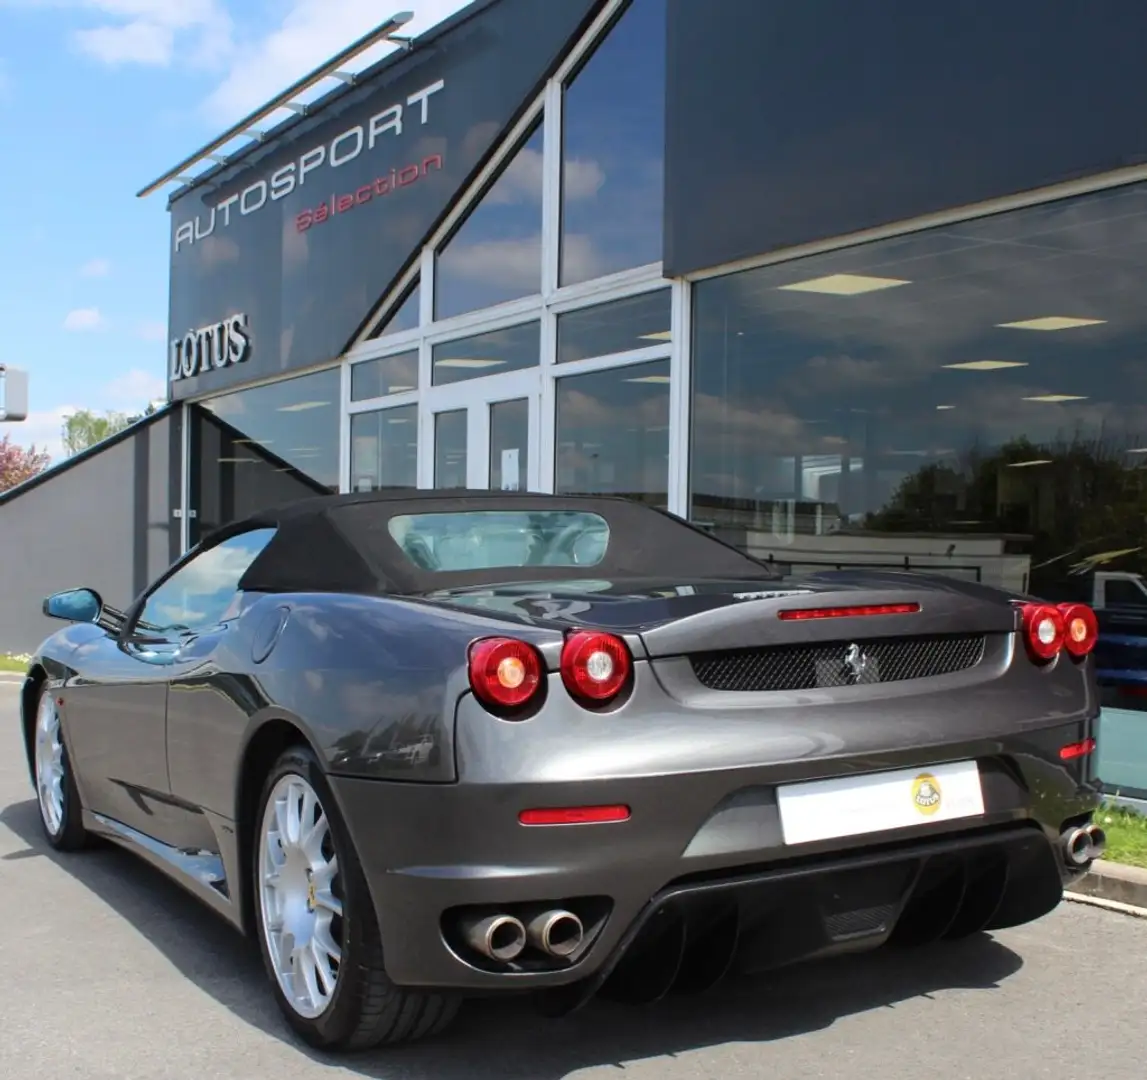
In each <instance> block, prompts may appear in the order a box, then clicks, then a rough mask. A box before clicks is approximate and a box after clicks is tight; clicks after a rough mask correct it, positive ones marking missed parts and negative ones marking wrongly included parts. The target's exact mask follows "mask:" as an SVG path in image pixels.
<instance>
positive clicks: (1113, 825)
mask: <svg viewBox="0 0 1147 1080" xmlns="http://www.w3.org/2000/svg"><path fill="white" fill-rule="evenodd" d="M1095 819H1096V822H1097V823H1098V824H1099V825H1101V826H1102V827H1103V831H1104V832H1105V833H1107V850H1106V851H1105V852H1104V853H1103V858H1104V859H1105V860H1106V861H1107V862H1113V863H1123V865H1124V866H1140V867H1143V868H1144V869H1147V817H1144V816H1143V815H1142V814H1137V813H1136V812H1135V811H1134V810H1128V809H1126V808H1125V807H1122V806H1111V805H1110V804H1108V805H1105V806H1104V807H1103V808H1102V809H1101V810H1100V811H1099V813H1098V814H1096V815H1095Z"/></svg>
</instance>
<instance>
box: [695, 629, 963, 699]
mask: <svg viewBox="0 0 1147 1080" xmlns="http://www.w3.org/2000/svg"><path fill="white" fill-rule="evenodd" d="M985 644H986V639H985V636H984V635H983V634H937V635H935V636H932V637H903V638H878V639H874V640H871V641H857V642H851V641H834V642H828V643H825V644H818V645H778V646H771V647H769V648H762V649H733V650H727V651H721V652H705V653H696V654H694V655H692V656H690V657H689V662H690V663H691V664H692V665H693V672H694V674H695V675H696V676H697V678H698V680H700V682H701V684H702V685H703V686H706V687H708V688H709V689H710V690H729V691H741V692H746V691H766V690H815V689H829V688H832V687H839V686H864V685H868V684H873V683H889V682H904V681H905V680H908V679H928V678H933V677H935V676H937V675H951V674H953V673H954V672H957V671H967V670H968V669H969V668H972V667H975V666H976V664H978V663H979V662H980V661H981V660H982V659H983V657H984V646H985Z"/></svg>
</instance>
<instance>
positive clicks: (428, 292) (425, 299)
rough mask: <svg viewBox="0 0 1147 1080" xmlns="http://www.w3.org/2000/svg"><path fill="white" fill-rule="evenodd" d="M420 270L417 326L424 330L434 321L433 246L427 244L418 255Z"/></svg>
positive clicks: (434, 282) (435, 283)
mask: <svg viewBox="0 0 1147 1080" xmlns="http://www.w3.org/2000/svg"><path fill="white" fill-rule="evenodd" d="M420 263H421V272H420V274H419V280H418V327H419V329H420V330H424V329H425V328H426V327H428V326H429V325H430V324H431V323H432V322H433V321H434V291H435V286H436V285H437V282H436V281H435V280H434V268H435V255H434V248H433V247H432V246H431V245H430V244H427V245H426V247H424V248H423V249H422V255H421V257H420Z"/></svg>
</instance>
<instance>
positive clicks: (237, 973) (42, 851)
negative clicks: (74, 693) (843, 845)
mask: <svg viewBox="0 0 1147 1080" xmlns="http://www.w3.org/2000/svg"><path fill="white" fill-rule="evenodd" d="M15 700H16V694H15V689H14V688H13V687H11V686H10V685H0V718H2V720H0V957H3V966H4V968H5V970H6V971H7V972H8V975H7V977H6V980H5V982H6V987H7V989H6V990H5V991H4V992H3V996H2V998H0V1002H2V1003H0V1077H3V1078H4V1080H23V1078H25V1077H27V1078H29V1080H31V1078H35V1080H56V1078H61V1077H68V1078H97V1077H98V1078H111V1077H115V1078H132V1080H134V1078H139V1080H144V1078H146V1080H163V1078H173V1080H174V1078H181V1080H182V1078H188V1080H191V1078H194V1080H201V1078H202V1077H210V1078H212V1080H231V1078H235V1080H254V1078H257V1077H274V1078H275V1080H302V1078H306V1077H324V1078H333V1077H342V1076H345V1077H378V1078H394V1080H487V1078H489V1080H495V1078H496V1080H564V1078H568V1077H576V1078H578V1080H598V1078H604V1077H617V1076H619V1075H622V1074H620V1073H619V1072H618V1070H619V1069H624V1074H623V1075H625V1076H626V1077H628V1078H630V1080H646V1078H648V1080H655V1078H656V1080H700V1078H721V1080H731V1078H735V1077H754V1078H755V1077H765V1076H772V1077H777V1078H778V1080H804V1078H812V1077H831V1078H833V1080H840V1078H853V1077H855V1078H857V1080H876V1078H879V1080H973V1078H974V1080H995V1078H1000V1080H1005V1078H1006V1080H1016V1078H1023V1080H1080V1078H1083V1077H1095V1078H1103V1080H1142V1078H1143V1077H1144V1075H1147V1074H1145V1072H1144V1065H1143V1062H1144V1060H1145V1059H1147V1024H1144V1023H1143V1008H1144V1003H1145V1002H1147V920H1143V919H1135V918H1130V917H1128V916H1125V915H1119V914H1114V913H1111V912H1107V911H1102V910H1098V909H1096V908H1091V907H1085V906H1082V905H1079V904H1064V905H1062V906H1061V908H1060V909H1059V910H1058V911H1056V912H1055V913H1054V914H1052V915H1050V916H1048V917H1047V918H1045V919H1043V920H1041V921H1040V922H1038V923H1036V924H1033V925H1031V926H1027V927H1023V928H1021V929H1018V930H1011V931H1006V932H1003V933H1000V934H998V935H994V936H991V937H989V936H983V937H979V938H975V939H973V940H972V941H970V942H964V943H962V944H960V945H958V946H954V947H938V948H933V949H929V950H925V951H922V952H912V953H902V952H891V951H889V952H883V953H876V954H872V955H870V956H867V957H862V958H854V959H849V960H845V961H837V962H832V963H825V964H820V965H808V966H806V967H803V968H796V969H793V970H790V971H787V972H784V973H782V974H777V975H774V976H772V977H770V978H767V979H758V980H754V981H743V982H734V983H729V984H726V985H725V986H723V987H722V988H720V989H719V990H718V991H717V992H715V993H712V994H710V995H708V996H706V997H704V998H701V999H674V1000H670V1001H667V1002H663V1003H662V1004H660V1005H657V1006H653V1007H651V1008H647V1009H633V1008H625V1007H620V1006H611V1005H604V1004H594V1005H591V1006H590V1007H588V1008H587V1009H585V1010H583V1011H582V1012H581V1013H578V1014H577V1015H575V1016H573V1017H569V1018H567V1019H565V1020H562V1021H549V1020H544V1019H541V1018H538V1017H536V1016H535V1015H533V1013H532V1012H531V1010H530V1009H529V1007H528V1006H527V1005H526V1004H525V1003H523V1002H492V1001H484V1002H480V1003H474V1004H472V1005H471V1006H470V1007H469V1008H468V1009H466V1010H465V1011H464V1013H463V1015H462V1017H461V1018H460V1020H459V1022H458V1024H457V1025H456V1026H455V1027H454V1028H453V1029H452V1030H451V1031H450V1032H448V1033H447V1034H446V1035H445V1036H444V1037H441V1038H439V1039H437V1040H435V1041H434V1042H428V1043H424V1044H421V1045H416V1046H411V1047H406V1048H403V1049H399V1050H395V1051H387V1052H381V1053H372V1054H370V1055H368V1056H365V1057H355V1058H343V1059H338V1060H337V1061H335V1062H331V1061H324V1060H323V1059H321V1058H319V1057H317V1056H315V1055H313V1054H312V1053H310V1052H309V1051H308V1050H306V1049H304V1048H302V1047H300V1046H299V1045H298V1044H297V1043H296V1042H295V1041H294V1040H293V1039H292V1038H291V1036H289V1035H288V1034H287V1032H286V1031H285V1029H284V1027H283V1025H282V1024H281V1022H280V1020H279V1017H278V1014H277V1012H276V1011H275V1008H274V1005H273V1004H272V1001H271V997H270V994H269V993H268V991H267V989H266V987H265V984H264V981H263V974H262V970H261V968H260V966H259V963H258V958H257V956H256V955H255V953H254V951H253V950H252V949H250V948H248V947H247V946H246V945H245V943H244V942H243V940H242V939H241V938H240V937H239V936H238V935H236V934H235V933H233V932H232V931H231V930H230V929H229V928H228V927H227V926H226V925H224V924H223V923H222V922H220V921H219V920H218V919H217V918H216V917H215V916H214V915H212V914H211V913H209V912H208V911H206V910H205V909H201V908H200V907H199V906H198V904H197V903H196V902H195V901H194V900H191V899H190V898H188V897H186V896H185V895H184V894H183V893H181V892H180V891H179V890H178V889H177V888H176V887H175V886H174V885H172V884H169V883H168V882H167V881H166V880H164V879H163V878H162V877H161V876H160V875H159V874H158V873H156V872H154V871H152V870H151V869H150V868H149V867H147V866H145V865H143V864H142V863H140V862H138V861H137V860H136V859H134V858H133V857H132V856H130V855H129V854H127V853H125V852H120V851H118V850H111V849H109V850H102V851H94V852H90V853H85V854H82V855H78V856H64V857H56V856H54V855H50V854H48V850H47V848H46V846H45V845H44V844H43V843H42V841H41V840H40V835H39V831H38V829H39V827H38V821H37V812H36V806H35V803H34V802H33V801H32V791H31V786H30V783H29V781H28V776H27V771H26V769H25V766H24V761H23V756H22V751H21V747H20V743H19V739H18V734H17V726H16V712H15Z"/></svg>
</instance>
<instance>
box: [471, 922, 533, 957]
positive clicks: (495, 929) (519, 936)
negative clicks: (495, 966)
mask: <svg viewBox="0 0 1147 1080" xmlns="http://www.w3.org/2000/svg"><path fill="white" fill-rule="evenodd" d="M462 936H463V937H464V938H465V939H466V944H467V945H469V946H470V948H472V949H473V950H474V951H475V952H478V953H481V954H482V955H483V956H484V957H486V959H488V960H496V961H498V962H499V963H502V964H507V963H509V962H510V961H511V960H516V959H517V958H518V957H519V956H520V955H521V953H522V950H523V949H524V948H525V947H526V928H525V926H524V925H523V924H522V920H521V919H515V918H514V916H513V915H485V916H482V917H479V918H474V919H468V920H466V921H464V922H463V924H462Z"/></svg>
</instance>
